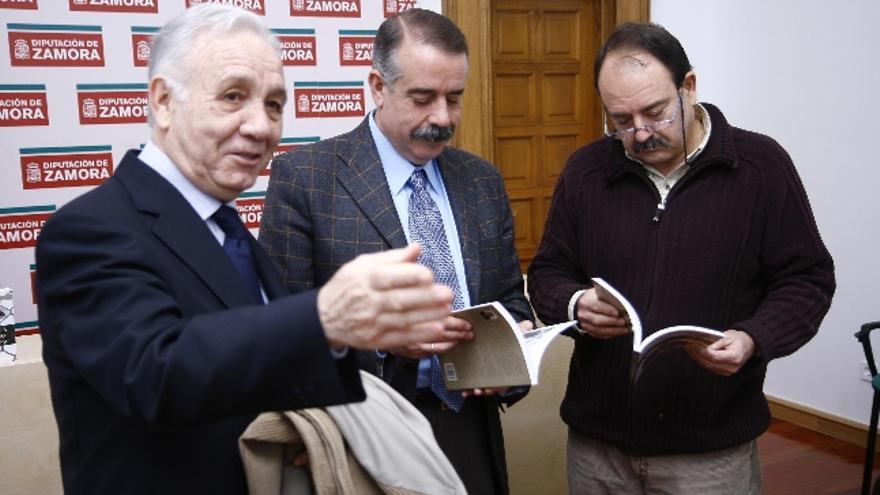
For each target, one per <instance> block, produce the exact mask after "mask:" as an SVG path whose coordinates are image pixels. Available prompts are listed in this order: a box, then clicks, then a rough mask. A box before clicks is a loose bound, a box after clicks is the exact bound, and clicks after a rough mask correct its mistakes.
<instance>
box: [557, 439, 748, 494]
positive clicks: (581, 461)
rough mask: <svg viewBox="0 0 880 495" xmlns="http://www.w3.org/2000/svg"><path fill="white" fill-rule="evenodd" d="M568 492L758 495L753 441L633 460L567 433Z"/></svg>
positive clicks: (612, 448) (630, 457)
mask: <svg viewBox="0 0 880 495" xmlns="http://www.w3.org/2000/svg"><path fill="white" fill-rule="evenodd" d="M567 451H568V489H569V493H571V494H575V495H587V494H589V495H592V494H609V495H611V494H615V495H617V494H645V495H660V494H664V495H665V494H669V495H673V494H674V495H689V494H693V495H759V494H760V493H761V462H760V459H759V458H758V446H757V442H756V441H755V440H752V441H751V442H746V443H744V444H742V445H738V446H736V447H732V448H729V449H724V450H719V451H715V452H708V453H703V454H685V455H664V456H644V457H632V456H628V455H626V454H624V453H623V452H621V451H620V450H619V449H618V448H616V447H614V446H612V445H610V444H608V443H605V442H602V441H600V440H596V439H595V438H591V437H588V436H586V435H582V434H580V433H578V432H575V431H573V430H571V429H569V430H568V449H567Z"/></svg>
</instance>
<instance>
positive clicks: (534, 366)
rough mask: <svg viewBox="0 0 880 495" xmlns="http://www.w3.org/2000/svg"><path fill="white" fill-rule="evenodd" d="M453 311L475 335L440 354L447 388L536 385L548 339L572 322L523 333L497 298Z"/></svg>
mask: <svg viewBox="0 0 880 495" xmlns="http://www.w3.org/2000/svg"><path fill="white" fill-rule="evenodd" d="M452 314H453V316H456V317H458V318H461V319H463V320H467V321H469V322H470V324H471V327H472V328H473V331H474V338H473V340H469V341H467V342H459V343H458V344H457V345H456V346H455V347H453V348H452V349H450V350H449V351H447V352H445V353H443V354H440V356H439V357H440V363H441V364H442V365H443V377H444V381H445V382H446V388H447V389H449V390H464V389H474V388H486V387H513V386H517V385H536V384H537V383H538V373H539V371H540V369H541V358H542V357H543V356H544V352H545V351H546V350H547V347H548V346H549V345H550V341H552V340H553V338H554V337H556V336H557V335H559V334H560V332H562V331H563V330H565V329H566V328H569V327H571V326H574V324H575V322H574V321H570V322H567V323H560V324H558V325H552V326H547V327H541V328H536V329H534V330H530V331H528V332H523V331H521V330H520V329H519V325H517V323H516V321H514V319H513V317H512V316H511V315H510V313H508V312H507V310H506V309H504V306H502V305H501V303H499V302H497V301H495V302H491V303H487V304H480V305H478V306H472V307H470V308H465V309H462V310H459V311H455V312H454V313H452Z"/></svg>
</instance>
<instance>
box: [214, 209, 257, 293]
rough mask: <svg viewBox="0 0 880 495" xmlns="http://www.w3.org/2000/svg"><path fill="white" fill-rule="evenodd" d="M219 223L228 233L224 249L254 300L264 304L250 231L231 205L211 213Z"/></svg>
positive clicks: (225, 232)
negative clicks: (249, 238) (249, 240)
mask: <svg viewBox="0 0 880 495" xmlns="http://www.w3.org/2000/svg"><path fill="white" fill-rule="evenodd" d="M211 218H213V219H214V221H215V222H217V225H218V226H220V228H221V229H222V230H223V233H224V234H226V239H224V240H223V249H224V250H225V251H226V254H227V255H228V256H229V259H230V260H232V264H233V265H234V266H235V268H236V270H238V272H239V273H240V274H241V277H242V279H243V280H244V284H245V287H246V288H247V290H248V292H249V293H250V294H251V295H252V296H253V298H254V302H256V303H259V304H263V294H262V292H260V278H259V276H258V275H257V267H256V265H254V255H253V253H252V252H251V246H250V244H249V242H248V237H250V235H251V234H250V232H248V231H247V229H246V228H245V226H244V224H243V223H241V218H239V216H238V213H237V212H236V211H235V210H234V209H232V208H230V207H229V206H226V205H223V206H221V207H220V208H218V209H217V211H216V212H214V214H213V215H211Z"/></svg>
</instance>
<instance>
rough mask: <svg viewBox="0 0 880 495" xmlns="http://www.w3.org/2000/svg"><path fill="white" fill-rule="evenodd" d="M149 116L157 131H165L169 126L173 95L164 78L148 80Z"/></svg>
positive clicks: (158, 77) (159, 76)
mask: <svg viewBox="0 0 880 495" xmlns="http://www.w3.org/2000/svg"><path fill="white" fill-rule="evenodd" d="M149 101H150V115H152V117H153V122H154V125H155V127H156V128H157V129H161V130H163V131H164V130H167V129H168V126H170V125H171V105H172V104H173V103H174V101H175V100H174V95H172V94H171V88H170V87H169V86H168V82H167V81H166V80H165V78H164V77H162V76H161V75H158V76H156V77H154V78H153V79H151V80H150V87H149Z"/></svg>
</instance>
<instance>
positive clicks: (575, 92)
mask: <svg viewBox="0 0 880 495" xmlns="http://www.w3.org/2000/svg"><path fill="white" fill-rule="evenodd" d="M443 9H444V13H445V14H446V15H447V16H449V17H450V18H451V19H453V20H454V21H455V22H456V23H457V24H458V25H459V26H460V27H461V28H462V31H464V33H465V35H466V36H467V37H468V42H469V45H470V48H471V55H470V63H471V70H470V74H469V76H468V86H467V90H466V92H465V99H464V102H463V115H462V123H461V128H462V132H461V133H459V135H458V136H457V137H456V140H455V143H454V144H455V145H456V146H459V147H461V148H463V149H467V150H468V151H472V152H474V153H477V154H479V155H481V156H483V157H485V158H487V159H488V160H490V161H491V162H493V163H494V164H495V165H496V166H497V167H498V168H499V169H500V170H501V173H502V175H503V176H504V180H505V184H506V186H507V193H508V195H509V196H510V201H511V207H512V209H513V213H514V222H515V228H516V245H517V250H518V253H519V257H520V262H521V264H522V267H523V271H525V269H526V267H527V266H528V263H529V262H530V261H531V259H532V258H533V257H534V254H535V250H536V249H537V247H538V243H539V242H540V239H541V235H542V233H543V229H544V221H545V219H546V217H547V211H548V209H549V206H550V199H551V197H552V195H553V188H554V186H555V183H556V180H557V178H558V177H559V173H560V171H561V170H562V167H563V166H564V164H565V160H566V159H567V158H568V156H569V155H570V154H571V153H572V152H573V151H574V150H575V149H577V148H578V147H579V146H581V145H583V144H586V143H588V142H590V141H592V140H593V139H596V138H597V137H599V136H600V135H601V133H602V107H601V103H600V102H599V101H598V97H597V95H596V92H595V90H594V89H593V67H592V66H593V60H594V58H595V55H596V52H597V51H598V49H599V46H600V45H601V43H602V41H603V39H604V38H605V37H606V36H607V34H608V33H609V32H610V31H611V29H613V27H614V26H616V25H617V24H619V23H621V22H624V21H626V20H647V18H648V13H647V9H648V3H647V0H447V1H446V2H445V3H444V6H443Z"/></svg>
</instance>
